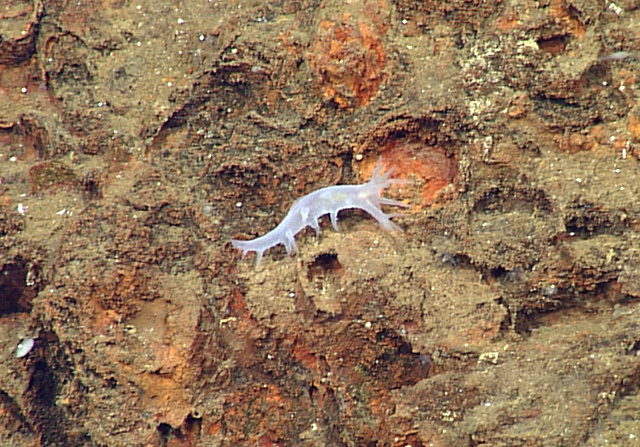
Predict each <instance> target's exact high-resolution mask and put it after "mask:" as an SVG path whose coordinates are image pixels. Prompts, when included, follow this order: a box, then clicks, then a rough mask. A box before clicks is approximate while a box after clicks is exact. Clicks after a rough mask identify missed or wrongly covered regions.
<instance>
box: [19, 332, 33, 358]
mask: <svg viewBox="0 0 640 447" xmlns="http://www.w3.org/2000/svg"><path fill="white" fill-rule="evenodd" d="M35 344H36V341H35V340H34V339H33V337H30V338H25V339H24V340H22V341H21V342H20V343H19V344H18V348H17V349H16V357H17V358H19V359H20V358H22V357H24V356H25V355H27V354H29V352H31V350H32V349H33V345H35Z"/></svg>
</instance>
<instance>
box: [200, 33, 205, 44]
mask: <svg viewBox="0 0 640 447" xmlns="http://www.w3.org/2000/svg"><path fill="white" fill-rule="evenodd" d="M198 39H200V42H204V39H206V37H204V34H200V37H198Z"/></svg>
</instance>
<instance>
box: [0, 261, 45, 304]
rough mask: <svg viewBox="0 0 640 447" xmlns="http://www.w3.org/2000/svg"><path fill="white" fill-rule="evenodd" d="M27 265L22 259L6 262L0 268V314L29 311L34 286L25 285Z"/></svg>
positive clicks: (34, 294) (33, 295)
mask: <svg viewBox="0 0 640 447" xmlns="http://www.w3.org/2000/svg"><path fill="white" fill-rule="evenodd" d="M28 273H29V269H28V267H27V266H26V265H25V263H24V262H23V261H18V262H16V263H14V264H6V265H4V266H3V267H2V270H0V315H4V314H10V313H17V312H30V311H31V307H32V304H31V302H32V300H33V298H34V297H35V296H36V294H37V293H38V291H37V288H36V287H29V286H27V274H28Z"/></svg>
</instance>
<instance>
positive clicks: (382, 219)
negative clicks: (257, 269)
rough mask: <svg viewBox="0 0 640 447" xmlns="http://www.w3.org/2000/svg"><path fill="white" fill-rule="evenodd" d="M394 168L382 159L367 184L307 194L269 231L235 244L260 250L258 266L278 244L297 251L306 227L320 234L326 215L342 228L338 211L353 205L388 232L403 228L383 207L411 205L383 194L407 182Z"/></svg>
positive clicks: (246, 250) (244, 251)
mask: <svg viewBox="0 0 640 447" xmlns="http://www.w3.org/2000/svg"><path fill="white" fill-rule="evenodd" d="M393 170H394V168H391V169H390V170H388V171H387V172H382V162H381V161H378V164H377V166H376V168H375V170H374V171H373V175H372V176H371V180H369V181H368V182H367V183H364V184H362V185H338V186H329V187H327V188H322V189H319V190H317V191H314V192H312V193H310V194H307V195H306V196H304V197H301V198H299V199H298V200H296V201H295V202H294V204H293V206H292V207H291V209H290V210H289V212H288V213H287V215H286V216H285V218H284V219H282V222H280V224H279V225H278V226H277V227H275V228H274V229H273V230H271V231H270V232H269V233H267V234H265V235H264V236H260V237H258V238H255V239H252V240H250V241H241V240H237V239H233V240H232V241H231V243H232V244H233V246H234V247H235V248H237V249H239V250H242V254H243V256H245V255H246V254H247V253H249V252H252V251H254V252H256V255H257V259H256V265H258V264H260V261H261V260H262V255H263V254H264V252H265V251H267V250H268V249H270V248H271V247H275V246H276V245H278V244H282V245H284V247H285V249H286V250H287V253H288V254H291V253H297V252H298V247H297V245H296V241H295V239H294V238H295V235H296V234H298V233H299V232H300V231H302V230H303V229H304V228H305V227H311V228H313V229H314V230H316V234H317V233H319V232H320V223H319V220H320V218H321V217H322V216H324V215H325V214H328V215H329V218H330V219H331V225H333V228H334V229H335V230H336V231H338V213H339V212H340V211H342V210H345V209H350V208H351V209H353V208H357V209H361V210H363V211H366V212H367V213H369V214H370V215H371V216H372V217H373V218H375V219H376V220H377V221H378V223H380V226H381V227H382V228H383V229H384V230H386V231H393V230H397V231H402V229H401V228H400V227H399V226H397V225H396V224H394V223H393V222H391V218H392V217H395V216H396V214H385V213H384V212H383V211H382V208H381V205H392V206H401V207H407V206H408V205H406V204H404V203H402V202H399V201H397V200H393V199H387V198H384V197H382V196H381V195H380V194H381V192H382V190H383V189H385V188H388V187H389V186H390V185H392V184H394V183H405V182H404V181H403V180H393V179H390V178H389V177H390V176H391V173H392V172H393Z"/></svg>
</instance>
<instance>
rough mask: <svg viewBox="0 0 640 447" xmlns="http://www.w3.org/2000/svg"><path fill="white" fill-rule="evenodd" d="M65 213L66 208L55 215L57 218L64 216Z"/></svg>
mask: <svg viewBox="0 0 640 447" xmlns="http://www.w3.org/2000/svg"><path fill="white" fill-rule="evenodd" d="M66 212H67V209H66V208H62V209H61V210H60V211H58V212H57V213H56V214H57V215H58V216H64V214H65V213H66Z"/></svg>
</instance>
